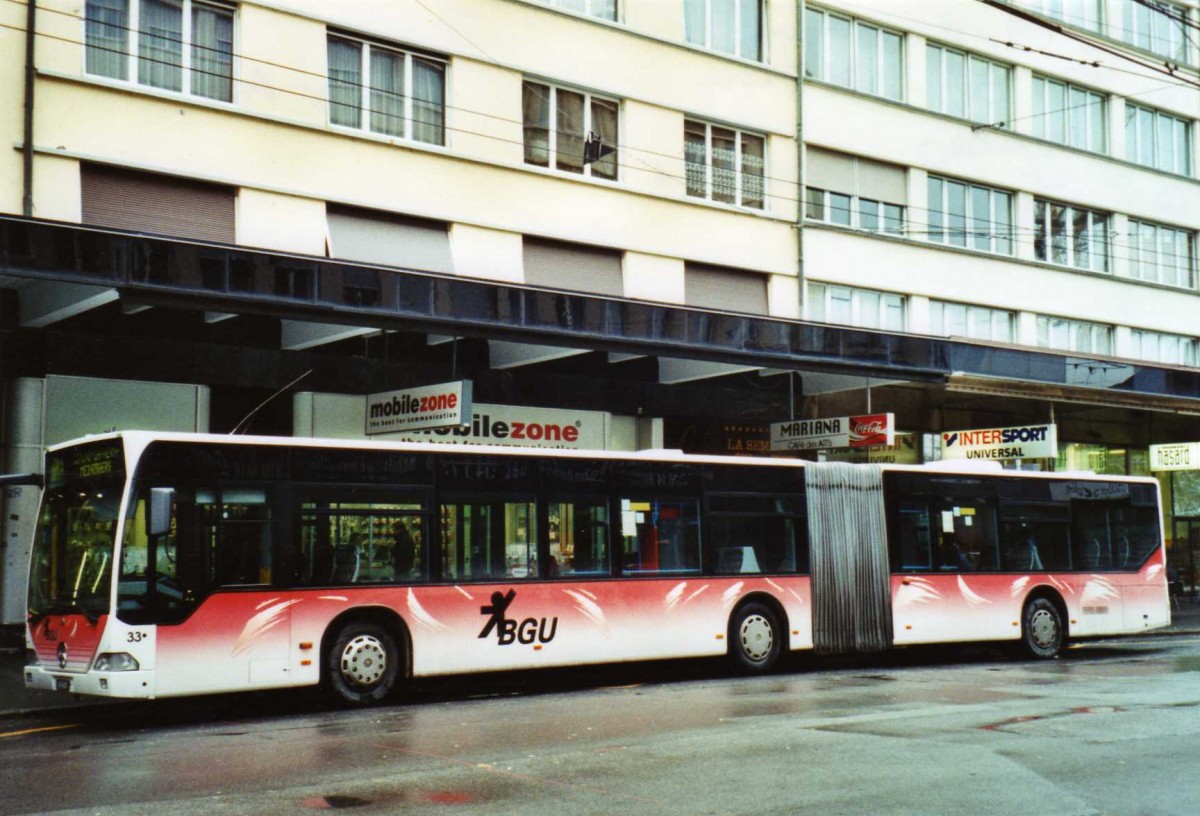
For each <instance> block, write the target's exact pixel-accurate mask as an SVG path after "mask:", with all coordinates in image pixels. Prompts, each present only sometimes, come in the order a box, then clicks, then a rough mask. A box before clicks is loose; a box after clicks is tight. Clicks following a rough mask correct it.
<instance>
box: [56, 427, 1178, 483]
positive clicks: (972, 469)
mask: <svg viewBox="0 0 1200 816" xmlns="http://www.w3.org/2000/svg"><path fill="white" fill-rule="evenodd" d="M110 439H120V440H123V441H124V443H125V445H126V446H127V448H128V449H132V450H135V451H137V452H138V453H139V454H140V452H141V451H142V450H144V449H145V448H146V446H148V445H149V444H150V443H152V442H189V443H196V444H213V445H216V444H220V445H270V446H273V447H298V448H334V449H341V450H376V451H405V452H411V453H455V452H457V453H480V454H494V455H502V456H547V455H554V456H563V457H566V458H571V459H611V460H625V461H627V460H630V459H635V460H638V461H649V462H693V463H705V464H719V465H734V466H752V465H758V466H768V467H793V468H803V467H805V466H806V465H808V464H812V463H810V462H807V461H805V460H802V459H793V458H788V457H768V456H721V455H718V454H697V453H684V452H683V451H682V450H678V449H666V448H655V449H650V450H640V451H616V450H596V449H586V450H581V449H572V448H552V447H518V446H515V445H477V444H454V443H448V442H413V441H408V440H375V439H337V438H328V437H308V436H254V435H245V434H240V435H236V436H235V435H232V434H214V433H196V432H184V431H143V430H121V431H110V432H107V433H103V434H89V435H87V436H83V437H80V438H77V439H71V440H67V441H65V442H60V443H57V444H55V445H51V446H49V447H48V448H47V450H48V451H57V450H62V449H64V448H69V447H73V446H75V445H80V444H85V443H88V442H97V441H103V440H110ZM880 466H881V467H882V468H883V470H885V471H907V472H926V473H928V472H931V471H935V472H937V473H942V474H946V475H962V476H979V475H983V474H990V475H995V476H1009V477H1020V478H1034V479H1037V478H1048V479H1049V478H1057V479H1062V478H1064V477H1067V478H1071V479H1085V480H1086V479H1094V480H1097V481H1113V480H1121V481H1130V482H1137V481H1140V482H1153V483H1155V484H1157V482H1158V480H1157V479H1155V478H1154V477H1152V476H1112V475H1106V474H1096V473H1093V472H1090V471H1069V472H1047V471H1030V470H1021V471H1014V470H1005V469H1003V468H1002V467H1001V466H1000V464H999V463H998V462H981V461H961V462H960V461H953V460H942V461H935V462H928V463H925V464H894V463H883V464H881V465H880Z"/></svg>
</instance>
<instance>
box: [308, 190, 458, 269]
mask: <svg viewBox="0 0 1200 816" xmlns="http://www.w3.org/2000/svg"><path fill="white" fill-rule="evenodd" d="M326 217H327V218H328V223H329V243H330V247H329V248H330V254H331V255H332V257H334V258H339V259H342V260H348V261H360V262H362V263H371V264H379V265H381V266H397V267H402V268H404V269H419V270H422V271H426V272H453V271H454V263H453V261H452V260H451V257H450V233H449V232H448V230H447V228H446V224H444V223H442V222H440V221H426V220H423V219H415V218H406V217H404V216H400V215H393V214H390V213H383V212H376V211H374V210H360V209H354V208H351V207H337V206H334V205H329V206H327V207H326Z"/></svg>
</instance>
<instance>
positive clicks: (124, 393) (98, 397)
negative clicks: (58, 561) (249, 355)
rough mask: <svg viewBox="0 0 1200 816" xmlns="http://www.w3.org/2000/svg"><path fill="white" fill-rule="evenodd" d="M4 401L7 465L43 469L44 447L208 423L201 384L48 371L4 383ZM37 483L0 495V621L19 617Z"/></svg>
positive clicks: (21, 616) (205, 427)
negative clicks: (116, 432) (89, 436)
mask: <svg viewBox="0 0 1200 816" xmlns="http://www.w3.org/2000/svg"><path fill="white" fill-rule="evenodd" d="M4 396H5V404H4V419H5V426H4V439H3V450H2V458H3V468H4V472H5V473H41V472H42V468H43V454H44V451H45V448H46V447H47V446H49V445H54V444H57V443H59V442H65V441H67V440H70V439H76V438H78V437H81V436H84V435H86V434H94V433H103V432H105V431H110V430H114V429H122V430H151V431H207V430H208V416H209V402H208V400H209V390H208V387H207V386H202V385H183V384H175V383H148V382H134V381H131V380H101V379H91V378H86V377H59V376H53V375H52V376H49V377H46V378H45V379H44V380H42V379H32V378H20V379H16V380H13V381H11V382H10V383H9V385H8V389H7V392H6V393H5V395H4ZM38 499H39V491H38V490H37V489H36V488H30V487H10V488H7V489H5V490H4V493H3V500H2V501H0V513H2V514H3V515H2V516H0V518H2V521H0V547H2V548H3V561H0V573H2V574H0V623H2V624H14V623H22V622H23V621H24V620H25V598H26V582H27V578H28V572H29V553H30V547H31V546H32V543H33V525H34V521H35V520H36V518H37V507H38Z"/></svg>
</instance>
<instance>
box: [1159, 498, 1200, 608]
mask: <svg viewBox="0 0 1200 816" xmlns="http://www.w3.org/2000/svg"><path fill="white" fill-rule="evenodd" d="M1174 533H1175V535H1174V537H1173V539H1172V542H1171V547H1170V549H1169V550H1168V553H1167V564H1168V570H1167V575H1168V580H1170V581H1171V592H1172V593H1174V594H1176V595H1179V596H1183V597H1187V598H1193V599H1195V598H1196V597H1198V596H1200V518H1178V517H1177V518H1176V519H1175V529H1174Z"/></svg>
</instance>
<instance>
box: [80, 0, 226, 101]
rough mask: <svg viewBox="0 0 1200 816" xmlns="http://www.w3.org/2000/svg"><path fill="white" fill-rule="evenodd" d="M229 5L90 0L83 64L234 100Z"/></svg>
mask: <svg viewBox="0 0 1200 816" xmlns="http://www.w3.org/2000/svg"><path fill="white" fill-rule="evenodd" d="M233 13H234V12H233V8H231V7H229V6H225V5H222V4H220V3H207V2H204V3H202V2H199V0H88V1H87V7H86V10H85V20H86V22H85V26H84V39H85V41H86V45H87V48H86V52H85V59H84V69H85V70H86V71H87V73H89V74H94V75H96V76H103V77H108V78H110V79H121V80H127V81H128V80H130V79H131V76H130V65H131V64H132V65H134V66H136V78H134V79H133V81H135V82H137V84H139V85H146V86H148V87H151V88H162V89H163V90H167V91H178V92H180V93H186V94H191V95H193V96H202V97H205V98H207V99H216V100H218V101H221V102H232V101H233Z"/></svg>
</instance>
